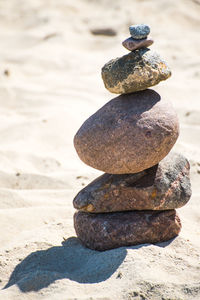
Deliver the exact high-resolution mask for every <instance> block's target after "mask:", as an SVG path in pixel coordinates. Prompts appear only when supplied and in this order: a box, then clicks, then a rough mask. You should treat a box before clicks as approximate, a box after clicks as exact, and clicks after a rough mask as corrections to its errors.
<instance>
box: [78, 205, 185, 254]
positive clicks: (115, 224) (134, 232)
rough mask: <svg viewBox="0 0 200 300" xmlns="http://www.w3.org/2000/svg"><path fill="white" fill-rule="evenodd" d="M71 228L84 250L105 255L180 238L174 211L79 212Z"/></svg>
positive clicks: (176, 216)
mask: <svg viewBox="0 0 200 300" xmlns="http://www.w3.org/2000/svg"><path fill="white" fill-rule="evenodd" d="M74 227H75V231H76V234H77V236H78V238H79V239H80V240H81V242H82V243H83V244H84V245H85V246H86V247H89V248H91V249H95V250H100V251H104V250H108V249H112V248H117V247H122V246H131V245H136V244H143V243H157V242H164V241H167V240H169V239H171V238H173V237H175V236H177V235H178V234H179V232H180V229H181V222H180V219H179V217H178V215H177V214H176V211H175V210H168V211H162V212H160V211H140V212H138V211H130V212H118V213H108V214H106V213H104V214H90V213H85V212H81V211H79V212H77V213H75V215H74Z"/></svg>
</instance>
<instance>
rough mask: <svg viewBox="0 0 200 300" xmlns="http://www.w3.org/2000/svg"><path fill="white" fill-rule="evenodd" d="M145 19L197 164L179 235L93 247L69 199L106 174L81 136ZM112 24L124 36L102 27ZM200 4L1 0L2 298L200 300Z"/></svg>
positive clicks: (179, 147) (183, 142) (188, 0)
mask: <svg viewBox="0 0 200 300" xmlns="http://www.w3.org/2000/svg"><path fill="white" fill-rule="evenodd" d="M137 23H147V24H149V25H150V26H151V36H152V37H153V38H154V44H153V45H152V47H151V48H152V50H156V51H157V52H159V53H160V55H161V56H162V58H164V59H165V60H166V61H167V62H168V64H169V65H170V67H171V69H172V74H173V75H172V77H171V78H170V79H169V80H167V81H165V82H162V83H160V84H159V85H157V86H156V87H154V89H155V90H156V91H157V92H159V93H160V94H161V95H162V96H163V97H166V98H167V99H169V100H171V101H172V102H173V104H174V107H175V109H176V111H177V112H178V115H179V120H180V128H181V133H180V137H179V139H178V141H177V143H176V145H175V147H174V150H176V151H179V152H180V153H182V154H184V155H185V156H186V157H187V158H188V159H189V160H190V164H191V181H192V190H193V195H192V198H191V200H190V201H189V203H188V204H187V205H186V206H185V207H183V208H181V209H178V212H179V215H180V217H181V220H182V225H183V228H182V231H181V233H180V236H178V237H177V238H175V239H174V240H171V241H169V242H166V243H161V244H157V245H149V244H145V245H139V246H134V247H122V248H119V249H114V250H110V251H105V252H98V251H92V250H90V249H86V248H84V247H83V246H82V245H81V244H80V242H79V241H78V239H77V238H76V235H75V231H74V228H73V214H74V209H73V206H72V201H73V198H74V197H75V195H76V194H77V193H78V191H79V190H80V189H81V188H83V187H84V186H85V185H87V184H88V183H89V182H90V181H91V180H93V179H94V178H95V177H97V176H98V175H99V174H101V172H99V171H97V170H94V169H92V168H90V167H88V166H86V165H84V163H83V162H81V161H80V159H79V158H78V156H77V154H76V151H75V149H74V147H73V136H74V135H75V133H76V131H77V130H78V129H79V127H80V126H81V124H82V123H83V122H84V121H85V120H86V119H87V118H88V117H89V116H90V115H91V114H92V113H94V112H95V111H96V110H97V109H99V108H100V107H101V106H102V105H104V104H105V103H106V102H107V101H108V100H110V99H112V98H114V97H115V95H114V94H111V93H109V92H108V91H107V90H106V89H105V88H104V85H103V81H102V79H101V67H102V66H103V65H104V64H105V63H106V62H108V61H109V60H110V59H112V58H115V57H118V56H121V55H124V54H126V53H128V51H127V50H126V49H125V48H123V47H122V46H121V42H122V41H123V40H124V39H125V38H127V37H128V36H129V33H128V26H129V25H131V24H137ZM106 28H111V29H112V30H115V31H116V35H113V36H109V35H108V36H105V35H94V34H93V33H92V31H94V30H97V29H98V30H99V29H100V30H102V29H106ZM199 31H200V2H199V1H197V0H195V1H192V0H182V1H173V0H169V1H165V0H159V1H158V0H157V1H156V0H154V1H153V0H148V1H147V0H146V1H139V0H138V1H131V0H127V1H122V0H115V1H108V0H107V1H106V0H98V1H97V0H96V1H95V0H94V1H89V0H87V1H86V0H84V1H83V0H82V1H81V0H76V1H69V0H57V1H53V0H52V1H50V0H48V1H42V0H29V1H25V0H9V1H3V0H1V1H0V36H1V47H0V59H1V64H0V78H1V85H0V199H1V200H0V288H1V290H0V299H2V300H7V299H15V300H18V299H20V300H21V299H31V300H33V299H34V300H35V299H37V300H38V299H39V300H40V299H52V300H57V299H59V300H62V299H63V300H64V299H65V300H66V299H67V300H69V299H71V300H72V299H73V300H75V299H84V300H86V299H87V300H89V299H90V300H91V299H96V300H108V299H125V300H129V299H134V300H145V299H147V300H157V299H159V300H161V299H162V300H172V299H173V300H175V299H176V300H189V299H190V300H191V299H196V300H197V299H200V226H199V222H200V201H199V200H200V59H199V53H200V39H199Z"/></svg>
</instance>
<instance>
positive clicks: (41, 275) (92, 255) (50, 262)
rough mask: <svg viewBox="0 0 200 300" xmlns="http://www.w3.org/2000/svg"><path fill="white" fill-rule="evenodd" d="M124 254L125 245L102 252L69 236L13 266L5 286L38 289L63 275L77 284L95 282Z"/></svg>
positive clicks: (115, 264) (111, 271)
mask: <svg viewBox="0 0 200 300" xmlns="http://www.w3.org/2000/svg"><path fill="white" fill-rule="evenodd" d="M126 254H127V251H126V248H118V249H114V250H109V251H103V252H99V251H94V250H90V249H88V248H85V247H83V246H82V245H81V244H80V242H79V240H78V239H77V238H75V237H71V238H69V239H67V240H66V241H65V242H63V243H62V246H57V247H51V248H49V249H47V250H41V251H36V252H33V253H31V254H30V255H28V256H27V257H26V258H25V259H24V260H23V261H22V262H21V263H20V264H18V265H17V266H16V267H15V269H14V271H13V273H12V274H11V276H10V279H9V281H8V283H7V284H6V286H5V287H4V289H6V288H8V287H10V286H12V285H14V284H17V286H18V287H19V289H20V290H21V291H22V292H24V293H26V292H30V291H38V290H40V289H42V288H45V287H47V286H49V285H50V284H51V283H53V282H54V281H56V280H59V279H63V278H68V279H70V280H73V281H76V282H79V283H98V282H101V281H104V280H106V279H108V278H109V277H110V276H111V275H112V274H113V273H114V272H115V271H116V269H117V268H118V267H119V266H120V265H121V263H122V262H123V261H124V259H125V257H126Z"/></svg>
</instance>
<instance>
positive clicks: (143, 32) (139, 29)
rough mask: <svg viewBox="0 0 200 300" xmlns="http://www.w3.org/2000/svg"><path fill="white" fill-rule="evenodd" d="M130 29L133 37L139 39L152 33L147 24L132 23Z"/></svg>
mask: <svg viewBox="0 0 200 300" xmlns="http://www.w3.org/2000/svg"><path fill="white" fill-rule="evenodd" d="M129 31H130V35H131V36H132V38H134V39H136V40H139V39H144V38H146V37H147V35H148V34H149V33H150V27H149V26H148V25H146V24H139V25H131V26H130V27H129Z"/></svg>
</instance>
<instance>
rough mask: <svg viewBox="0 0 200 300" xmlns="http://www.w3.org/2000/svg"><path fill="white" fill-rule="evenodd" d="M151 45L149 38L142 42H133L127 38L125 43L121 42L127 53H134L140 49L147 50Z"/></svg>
mask: <svg viewBox="0 0 200 300" xmlns="http://www.w3.org/2000/svg"><path fill="white" fill-rule="evenodd" d="M152 44H153V40H152V39H150V38H148V39H147V38H146V39H142V40H135V39H133V38H132V37H129V38H128V39H126V40H125V41H123V42H122V45H123V46H124V48H126V49H127V50H129V51H134V50H137V49H141V48H147V47H149V46H151V45H152Z"/></svg>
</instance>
